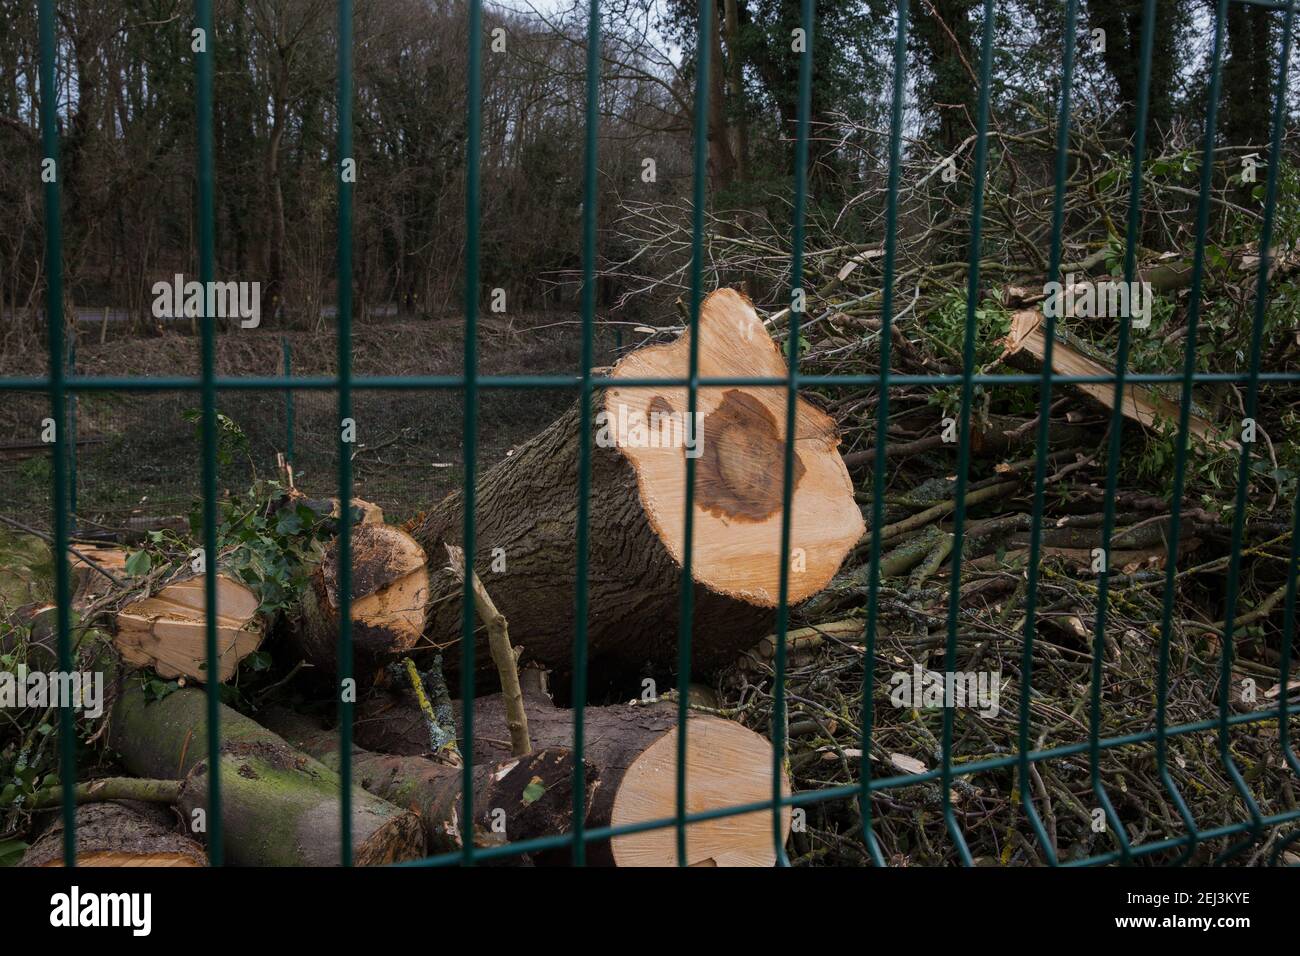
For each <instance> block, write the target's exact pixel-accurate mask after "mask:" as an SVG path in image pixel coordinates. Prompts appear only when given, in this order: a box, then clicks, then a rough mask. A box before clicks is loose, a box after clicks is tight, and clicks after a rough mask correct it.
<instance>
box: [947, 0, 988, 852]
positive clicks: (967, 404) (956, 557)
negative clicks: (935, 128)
mask: <svg viewBox="0 0 1300 956" xmlns="http://www.w3.org/2000/svg"><path fill="white" fill-rule="evenodd" d="M996 29H997V24H996V22H995V21H994V18H993V0H984V27H983V34H982V36H981V39H980V93H979V107H978V120H977V126H976V134H975V136H976V139H975V170H974V173H973V174H972V176H971V182H972V186H973V192H972V196H971V221H970V262H969V265H968V266H967V270H966V333H965V339H964V341H963V343H962V364H961V410H960V412H959V414H960V422H959V423H958V439H957V441H958V444H957V488H956V491H955V494H954V496H953V500H954V501H956V502H957V508H956V511H955V513H954V515H953V525H952V580H951V583H950V586H949V590H948V638H947V647H946V649H945V652H944V665H943V667H944V671H945V672H946V673H949V674H951V673H952V672H953V671H954V670H956V668H957V617H958V611H959V608H960V607H961V563H962V562H961V558H962V543H963V539H964V535H965V531H966V484H967V480H968V473H969V471H970V440H971V439H970V416H971V404H972V402H973V400H974V388H975V386H974V380H973V376H974V374H975V333H976V326H977V321H978V320H977V317H976V315H975V313H976V310H977V309H979V301H978V300H979V281H980V248H981V246H980V233H981V226H982V224H983V218H984V177H985V175H986V174H987V172H988V149H989V97H990V90H989V87H990V85H991V83H992V74H993V33H994V31H995V30H996ZM954 717H955V715H954V708H953V707H951V706H948V707H945V708H944V710H943V773H942V776H941V783H940V787H941V789H942V790H943V818H944V822H945V823H946V824H947V827H948V833H949V835H950V836H951V837H952V840H953V844H954V845H955V846H956V848H957V853H958V855H959V856H960V857H961V861H962V863H963V864H964V865H966V866H971V865H972V864H973V863H974V861H973V860H972V859H971V853H970V848H969V847H968V846H967V845H966V838H965V837H964V836H963V835H962V832H961V827H960V825H959V824H958V823H957V815H956V813H955V812H954V811H953V807H952V734H953V720H954Z"/></svg>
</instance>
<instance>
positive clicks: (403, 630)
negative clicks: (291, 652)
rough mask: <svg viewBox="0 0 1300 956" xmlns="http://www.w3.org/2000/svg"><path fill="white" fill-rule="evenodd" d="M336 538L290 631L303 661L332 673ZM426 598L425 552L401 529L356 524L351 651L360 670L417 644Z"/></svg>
mask: <svg viewBox="0 0 1300 956" xmlns="http://www.w3.org/2000/svg"><path fill="white" fill-rule="evenodd" d="M338 572H339V560H338V539H335V540H334V541H331V542H330V543H329V545H328V546H326V549H325V554H324V557H322V558H321V560H320V562H319V563H318V564H317V565H316V567H315V568H314V569H313V570H312V573H311V581H310V583H309V584H308V586H307V588H306V589H305V590H304V592H303V596H302V608H301V614H300V617H299V620H298V622H297V624H296V626H295V627H294V628H293V629H292V630H293V634H294V637H295V639H296V643H297V647H298V649H299V651H300V652H301V653H302V656H303V657H304V658H305V659H306V660H307V661H308V662H309V663H311V664H313V665H315V666H316V667H319V668H322V669H323V670H325V671H326V672H327V673H333V672H334V670H335V667H336V661H337V656H338V634H339V604H340V603H341V602H340V591H339V582H338ZM428 599H429V568H428V566H427V565H426V563H425V554H424V550H423V549H422V548H421V547H420V546H419V545H418V544H417V543H416V542H415V539H413V538H412V537H411V536H410V535H409V534H407V533H406V532H405V531H402V530H401V529H400V528H394V527H392V526H391V525H385V524H373V523H372V524H361V525H357V526H355V527H354V528H353V529H352V606H351V611H352V646H353V650H354V653H355V654H356V657H357V662H358V666H359V667H363V668H374V667H376V666H379V665H382V664H383V663H384V662H386V661H389V660H394V659H396V658H398V657H400V656H402V655H404V654H408V653H410V651H411V650H412V649H413V648H414V647H415V646H416V644H417V643H419V641H420V638H421V635H422V633H423V630H424V613H425V604H426V603H427V601H428Z"/></svg>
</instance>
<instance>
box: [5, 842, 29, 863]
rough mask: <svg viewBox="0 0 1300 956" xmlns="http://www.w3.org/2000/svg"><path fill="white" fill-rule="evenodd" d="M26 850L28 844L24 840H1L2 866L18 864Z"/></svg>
mask: <svg viewBox="0 0 1300 956" xmlns="http://www.w3.org/2000/svg"><path fill="white" fill-rule="evenodd" d="M26 852H27V844H26V843H24V842H23V841H22V840H0V866H17V865H18V861H19V860H21V859H22V858H23V854H24V853H26Z"/></svg>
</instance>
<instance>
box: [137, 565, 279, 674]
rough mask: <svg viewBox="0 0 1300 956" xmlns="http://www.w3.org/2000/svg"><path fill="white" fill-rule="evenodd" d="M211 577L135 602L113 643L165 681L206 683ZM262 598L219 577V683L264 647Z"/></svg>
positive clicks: (177, 584)
mask: <svg viewBox="0 0 1300 956" xmlns="http://www.w3.org/2000/svg"><path fill="white" fill-rule="evenodd" d="M205 587H206V585H205V575H203V574H194V575H191V576H189V577H183V578H180V579H179V580H173V581H171V582H169V583H168V584H166V585H165V586H164V587H162V588H161V589H160V590H158V591H157V592H155V593H153V594H150V595H149V596H148V597H145V598H142V599H139V600H135V601H132V602H131V603H129V604H127V605H126V606H124V607H123V608H122V609H121V610H119V611H118V612H117V614H116V615H115V617H114V636H113V643H114V644H116V645H117V649H118V650H119V651H121V653H122V656H123V657H124V658H125V659H126V660H127V662H128V663H131V664H135V665H137V666H140V667H152V668H153V669H154V670H155V671H157V672H158V676H159V677H164V678H169V679H170V678H176V677H181V676H184V677H187V678H189V679H191V680H196V681H200V682H206V681H207V679H208V672H207V650H206V648H207V643H206V633H205V627H204V623H205V620H206V611H205V600H204V598H205V593H204V592H205ZM259 603H260V602H259V601H258V599H257V595H255V594H254V593H253V592H252V591H251V590H250V589H249V588H248V587H246V586H245V585H243V584H241V583H240V582H239V581H237V580H235V579H234V578H233V577H231V576H230V575H228V574H226V573H224V572H220V571H218V572H217V654H218V663H219V669H218V672H217V680H218V681H221V682H225V681H228V680H230V678H231V677H233V676H234V674H235V671H236V670H237V669H238V668H239V662H240V661H242V660H243V659H244V658H245V657H247V656H248V655H249V654H252V653H253V652H254V651H256V650H257V649H258V647H260V646H261V644H262V638H263V636H264V635H265V630H266V623H265V621H263V620H262V618H261V616H260V615H259V614H258V613H257V609H258V606H259Z"/></svg>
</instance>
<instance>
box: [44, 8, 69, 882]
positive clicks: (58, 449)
mask: <svg viewBox="0 0 1300 956" xmlns="http://www.w3.org/2000/svg"><path fill="white" fill-rule="evenodd" d="M39 16H40V24H39V31H40V48H41V67H40V74H41V79H40V89H41V154H42V161H41V167H42V170H41V171H42V178H43V179H44V182H45V275H46V294H45V321H46V323H47V324H48V326H49V347H50V348H49V352H50V363H49V369H50V373H49V386H48V390H49V396H50V419H51V420H52V421H53V422H54V448H53V452H52V453H53V455H54V462H53V468H52V485H53V487H52V489H51V491H52V500H51V502H50V507H51V508H52V510H53V515H52V517H53V519H54V600H55V605H56V606H57V610H56V611H55V615H56V620H57V624H58V652H59V669H60V670H61V671H63V673H65V674H69V673H71V672H72V634H71V613H70V609H69V606H68V605H69V587H68V584H69V580H68V579H69V574H68V472H67V467H68V457H67V456H68V449H67V437H66V436H65V434H64V432H65V428H64V426H65V424H66V418H65V413H66V410H67V388H66V384H65V381H64V360H63V333H64V328H65V326H64V324H63V232H62V228H63V224H62V218H61V216H60V212H59V190H60V188H61V186H62V176H63V172H62V170H60V169H59V102H58V88H57V86H56V84H55V82H54V74H55V69H54V67H55V63H56V60H57V49H58V44H57V41H56V36H55V22H54V0H41V7H40V15H39ZM73 727H74V722H73V714H72V701H70V700H64V701H63V702H62V704H61V705H60V706H59V785H60V789H61V790H62V794H61V796H62V802H63V863H64V865H65V866H75V865H76V862H77V820H76V814H77V805H76V794H75V790H76V780H77V747H76V740H75V738H74V735H73V733H74V731H73Z"/></svg>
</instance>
